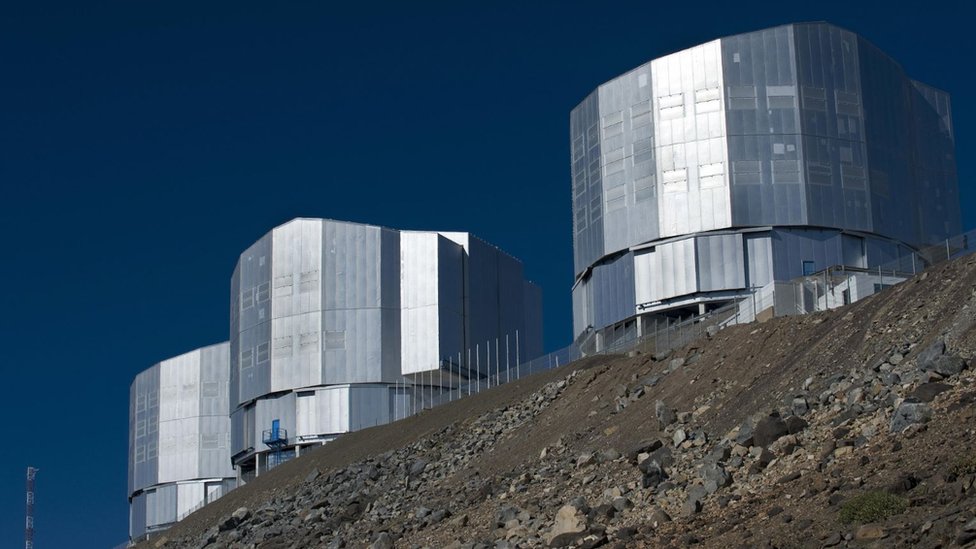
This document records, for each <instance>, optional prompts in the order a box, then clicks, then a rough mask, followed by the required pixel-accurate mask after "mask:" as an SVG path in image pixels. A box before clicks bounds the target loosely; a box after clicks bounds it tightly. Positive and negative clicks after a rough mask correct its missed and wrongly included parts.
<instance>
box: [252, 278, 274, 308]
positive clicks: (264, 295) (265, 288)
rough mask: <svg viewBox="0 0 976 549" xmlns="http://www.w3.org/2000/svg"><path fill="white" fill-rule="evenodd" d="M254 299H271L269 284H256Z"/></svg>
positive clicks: (260, 301)
mask: <svg viewBox="0 0 976 549" xmlns="http://www.w3.org/2000/svg"><path fill="white" fill-rule="evenodd" d="M255 299H256V300H257V302H258V303H263V302H265V301H267V300H269V299H271V284H268V283H267V282H264V283H262V284H258V288H257V293H256V296H255Z"/></svg>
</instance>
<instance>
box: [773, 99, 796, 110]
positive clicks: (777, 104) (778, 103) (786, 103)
mask: <svg viewBox="0 0 976 549" xmlns="http://www.w3.org/2000/svg"><path fill="white" fill-rule="evenodd" d="M767 101H768V104H769V108H770V109H792V108H794V107H796V101H794V100H793V97H792V96H789V97H786V96H782V97H777V96H771V97H769V98H767Z"/></svg>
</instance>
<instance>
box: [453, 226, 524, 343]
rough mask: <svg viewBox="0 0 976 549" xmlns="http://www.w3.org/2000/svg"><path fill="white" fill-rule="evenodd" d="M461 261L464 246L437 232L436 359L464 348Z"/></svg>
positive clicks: (462, 273)
mask: <svg viewBox="0 0 976 549" xmlns="http://www.w3.org/2000/svg"><path fill="white" fill-rule="evenodd" d="M464 262H465V254H464V248H463V247H462V246H461V245H460V244H458V243H456V242H454V241H453V240H451V239H449V238H447V237H444V236H442V235H438V240H437V270H438V274H437V284H438V289H437V294H438V298H437V300H438V311H439V312H438V316H439V318H438V321H439V327H438V334H439V336H440V337H439V340H438V342H437V344H438V346H439V349H440V353H439V356H438V358H439V359H443V358H445V357H456V356H457V354H458V353H459V352H461V351H462V350H463V349H464V347H465V345H464V343H465V333H464V326H465V319H464ZM520 273H521V271H520Z"/></svg>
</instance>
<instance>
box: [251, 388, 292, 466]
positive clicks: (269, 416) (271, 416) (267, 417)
mask: <svg viewBox="0 0 976 549" xmlns="http://www.w3.org/2000/svg"><path fill="white" fill-rule="evenodd" d="M296 410H297V407H296V405H295V393H293V392H289V393H285V394H283V395H280V396H266V397H264V398H262V399H260V400H258V401H257V402H256V403H255V413H254V423H253V424H252V426H251V428H252V429H253V433H254V435H253V436H254V441H255V444H254V448H255V449H256V450H259V451H265V450H267V449H268V448H267V446H265V445H264V443H263V442H262V440H263V438H262V436H263V432H264V431H266V430H268V429H271V422H272V421H273V420H276V419H277V420H278V421H279V427H280V428H281V429H285V430H287V431H288V433H289V435H288V436H289V437H291V436H293V435H292V434H291V433H294V432H295V427H296V422H295V412H296Z"/></svg>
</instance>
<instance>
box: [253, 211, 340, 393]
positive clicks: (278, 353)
mask: <svg viewBox="0 0 976 549" xmlns="http://www.w3.org/2000/svg"><path fill="white" fill-rule="evenodd" d="M322 225H323V223H322V221H320V220H317V219H299V220H296V221H293V222H291V223H287V224H285V225H282V226H281V227H278V228H277V229H275V230H274V231H272V242H273V246H272V251H273V253H272V259H271V273H272V276H271V280H272V285H271V286H272V287H271V295H272V310H271V338H270V340H269V341H267V342H266V343H267V344H268V345H269V350H268V355H269V364H270V365H271V367H270V368H271V391H283V390H288V389H292V388H295V387H306V386H309V385H318V384H319V383H321V382H322V350H321V349H322V343H321V339H322V307H321V304H322V296H323V294H324V293H325V292H324V291H323V285H324V284H325V283H326V279H327V277H326V276H325V273H324V272H323V271H324V267H325V266H324V265H323V260H322V255H323V242H322V238H323V237H322V231H323V227H322ZM262 358H263V355H262Z"/></svg>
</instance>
